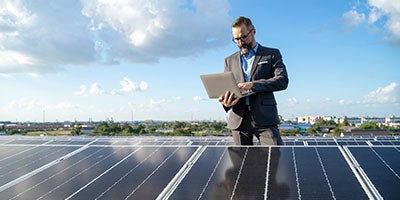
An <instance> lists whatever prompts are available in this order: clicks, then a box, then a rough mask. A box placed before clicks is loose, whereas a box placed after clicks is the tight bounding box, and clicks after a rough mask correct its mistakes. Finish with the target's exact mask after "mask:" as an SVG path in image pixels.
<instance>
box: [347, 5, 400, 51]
mask: <svg viewBox="0 0 400 200" xmlns="http://www.w3.org/2000/svg"><path fill="white" fill-rule="evenodd" d="M359 5H363V4H359ZM366 5H367V8H366V9H363V8H357V7H353V8H352V10H350V11H348V12H346V13H345V14H343V16H342V22H343V24H344V25H345V27H346V28H356V27H358V26H359V25H360V24H362V23H364V22H368V24H369V25H370V26H375V27H374V28H372V29H376V27H378V28H381V29H382V30H383V32H384V33H385V34H386V36H385V39H386V40H387V41H389V42H391V43H393V44H396V45H398V44H400V1H396V0H368V1H367V2H366ZM366 16H368V17H366ZM366 18H368V19H366ZM382 24H383V26H382Z"/></svg>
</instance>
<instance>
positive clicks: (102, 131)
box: [92, 122, 110, 135]
mask: <svg viewBox="0 0 400 200" xmlns="http://www.w3.org/2000/svg"><path fill="white" fill-rule="evenodd" d="M92 133H93V134H95V135H110V127H109V126H108V124H107V122H101V123H100V124H99V125H97V127H96V129H94V130H93V132H92Z"/></svg>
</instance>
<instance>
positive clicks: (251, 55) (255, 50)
mask: <svg viewBox="0 0 400 200" xmlns="http://www.w3.org/2000/svg"><path fill="white" fill-rule="evenodd" d="M257 49H258V43H256V46H255V47H254V48H253V49H251V50H250V52H249V54H248V55H242V56H244V57H247V58H249V57H253V56H255V55H256V52H257Z"/></svg>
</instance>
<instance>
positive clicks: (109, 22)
mask: <svg viewBox="0 0 400 200" xmlns="http://www.w3.org/2000/svg"><path fill="white" fill-rule="evenodd" d="M229 10H230V5H229V2H228V1H227V0H194V1H184V0H169V1H158V0H125V1H105V0H81V1H70V0H58V1H56V2H52V3H49V2H48V1H47V0H35V3H32V2H31V1H30V0H2V1H0V74H16V73H27V74H28V73H33V74H44V73H49V72H56V71H60V70H63V68H65V67H66V66H70V65H79V66H85V65H88V64H90V63H95V62H97V63H105V64H116V63H118V62H119V61H121V60H125V61H130V62H142V63H154V62H158V59H160V58H163V57H184V56H188V55H191V56H193V55H196V54H199V53H202V52H204V51H206V50H208V49H210V48H215V47H221V46H224V45H226V44H228V42H229V38H228V37H229V35H230V34H229V32H230V29H229V25H230V21H231V19H230V17H229V15H228V13H229ZM204 30H207V31H206V32H205V31H204Z"/></svg>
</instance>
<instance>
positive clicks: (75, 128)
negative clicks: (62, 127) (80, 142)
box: [71, 122, 82, 135]
mask: <svg viewBox="0 0 400 200" xmlns="http://www.w3.org/2000/svg"><path fill="white" fill-rule="evenodd" d="M71 135H82V125H81V124H80V123H79V122H75V123H74V124H72V129H71Z"/></svg>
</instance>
